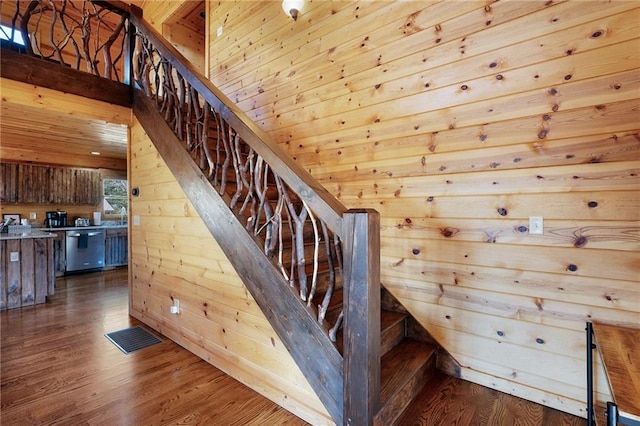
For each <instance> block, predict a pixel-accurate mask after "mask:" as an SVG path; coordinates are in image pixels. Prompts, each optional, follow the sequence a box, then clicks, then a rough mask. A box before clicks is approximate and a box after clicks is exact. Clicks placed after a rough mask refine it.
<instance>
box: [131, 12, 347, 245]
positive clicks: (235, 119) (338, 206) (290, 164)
mask: <svg viewBox="0 0 640 426" xmlns="http://www.w3.org/2000/svg"><path fill="white" fill-rule="evenodd" d="M130 20H131V23H133V25H135V26H136V27H137V28H139V29H140V30H142V31H143V32H144V35H145V37H147V38H148V39H149V41H151V43H152V44H153V45H154V47H155V48H156V49H157V50H158V51H159V52H160V53H161V54H162V56H163V57H164V58H165V60H167V61H168V62H169V63H170V64H171V66H172V67H174V68H175V69H176V70H178V72H179V73H180V74H181V75H182V76H183V77H184V78H185V80H187V81H188V82H189V84H191V85H192V86H193V87H194V88H195V89H196V90H197V91H198V93H200V95H202V96H203V97H204V98H205V100H206V101H207V102H208V103H209V105H211V106H212V107H213V108H214V109H216V110H217V111H219V112H220V114H221V115H222V118H223V119H224V120H225V121H227V122H228V123H229V124H230V125H231V127H232V128H233V129H234V130H235V131H236V132H238V134H239V135H240V137H241V138H242V139H243V140H244V141H245V142H246V143H247V144H248V145H250V146H251V147H252V148H253V149H255V151H256V153H258V154H259V155H260V156H262V157H263V158H264V159H265V161H266V162H267V163H268V164H269V166H270V167H271V168H272V169H273V170H274V171H275V172H276V173H277V174H278V175H279V176H280V177H281V178H282V179H283V180H284V181H285V182H286V183H287V184H288V185H289V186H290V187H291V189H292V190H293V191H294V192H295V193H296V194H298V195H299V196H300V198H302V199H303V200H304V201H305V202H306V203H307V204H308V205H309V207H310V208H311V209H312V210H313V211H314V212H315V213H316V214H317V215H318V216H319V217H320V218H321V219H322V220H323V221H324V222H325V223H326V224H327V226H329V228H331V230H332V231H333V232H335V233H336V234H337V235H339V236H340V237H342V235H341V234H342V215H343V214H344V212H346V211H347V209H346V207H345V206H344V205H343V204H342V203H341V202H340V201H338V200H337V199H336V198H335V197H334V196H332V195H331V194H330V193H329V191H327V190H326V189H325V188H324V187H323V186H322V185H320V184H319V183H318V182H317V181H316V180H315V179H314V178H313V177H312V176H311V175H310V174H309V173H308V172H307V171H306V170H304V169H303V168H302V167H301V166H300V165H299V164H298V163H296V162H295V161H294V160H293V159H292V158H291V157H290V156H289V155H288V154H287V153H286V151H284V150H283V149H282V148H281V147H280V146H278V145H277V144H276V143H275V142H273V140H272V138H271V136H269V134H267V133H266V132H264V131H263V130H262V129H260V128H259V127H258V126H256V124H255V123H253V122H252V121H251V119H250V118H249V117H248V116H247V115H246V114H245V113H244V112H242V111H241V110H240V109H239V108H238V107H237V106H236V105H235V104H234V103H233V102H231V100H230V99H228V98H227V97H226V96H225V95H224V94H223V93H222V92H221V91H220V90H219V89H218V88H217V87H215V86H214V85H213V83H211V82H210V81H209V80H207V79H205V78H204V77H203V76H201V75H200V74H199V73H198V71H196V69H195V68H194V67H193V66H192V65H191V64H190V62H189V61H188V60H187V59H186V58H185V57H184V56H183V55H182V54H181V53H180V52H179V51H178V50H177V49H176V48H174V47H173V46H171V45H170V44H169V43H166V42H165V39H164V37H163V36H162V35H160V34H159V33H158V32H157V31H156V30H155V29H154V28H153V27H151V26H150V25H148V24H147V23H146V22H145V21H144V20H142V19H140V18H138V17H137V16H135V15H131V16H130Z"/></svg>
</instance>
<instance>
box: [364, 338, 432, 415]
mask: <svg viewBox="0 0 640 426" xmlns="http://www.w3.org/2000/svg"><path fill="white" fill-rule="evenodd" d="M436 350H437V348H436V346H434V345H432V344H430V343H426V342H420V341H417V340H412V339H404V340H402V341H401V342H400V343H399V344H398V345H396V346H395V347H394V348H393V349H391V350H390V351H389V352H388V353H387V354H386V355H384V356H383V357H382V362H381V371H380V406H381V409H380V412H379V413H378V414H377V415H376V418H375V421H374V424H376V425H390V424H394V423H395V421H396V420H397V419H398V417H399V416H400V415H401V414H402V412H403V411H404V410H405V408H406V407H407V406H408V405H409V404H410V402H411V401H412V400H413V398H414V397H415V396H416V395H417V394H418V393H419V392H420V391H421V390H422V388H423V387H424V385H425V384H426V381H427V379H428V378H429V377H430V376H431V375H432V374H433V373H434V372H435V359H436V357H435V353H436Z"/></svg>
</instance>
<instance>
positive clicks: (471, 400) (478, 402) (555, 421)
mask: <svg viewBox="0 0 640 426" xmlns="http://www.w3.org/2000/svg"><path fill="white" fill-rule="evenodd" d="M416 399H417V400H418V401H420V403H419V404H412V405H411V406H410V407H409V408H408V409H407V410H406V411H405V413H404V414H403V416H402V418H401V419H400V421H399V423H398V426H450V425H460V426H465V425H474V426H475V425H483V426H484V425H486V426H502V425H509V426H511V425H521V426H537V425H540V426H586V424H587V420H586V419H583V418H580V417H576V416H573V415H571V414H567V413H563V412H562V411H558V410H554V409H551V408H548V407H545V406H542V405H539V404H535V403H533V402H530V401H526V400H524V399H521V398H517V397H515V396H511V395H507V394H505V393H501V392H498V391H496V390H493V389H489V388H486V387H484V386H480V385H477V384H475V383H470V382H466V381H464V380H460V379H456V378H454V377H451V376H447V375H445V374H443V373H440V372H438V373H436V376H435V377H433V378H432V379H431V381H430V382H429V385H428V386H426V387H425V388H424V389H423V390H422V392H421V393H420V394H419V395H418V397H417V398H416Z"/></svg>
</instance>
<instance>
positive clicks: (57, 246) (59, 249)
mask: <svg viewBox="0 0 640 426" xmlns="http://www.w3.org/2000/svg"><path fill="white" fill-rule="evenodd" d="M55 234H56V236H55V237H54V238H53V270H54V272H55V275H56V277H61V276H63V275H64V273H65V270H66V264H67V260H66V254H65V233H64V232H56V233H55Z"/></svg>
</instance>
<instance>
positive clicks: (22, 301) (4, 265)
mask: <svg viewBox="0 0 640 426" xmlns="http://www.w3.org/2000/svg"><path fill="white" fill-rule="evenodd" d="M55 237H56V234H55V233H51V232H44V231H37V230H36V231H31V232H20V233H3V234H0V310H5V309H13V308H21V307H23V306H30V305H35V304H38V303H44V302H46V301H47V296H51V295H53V294H54V292H55V271H54V264H53V239H54V238H55Z"/></svg>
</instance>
